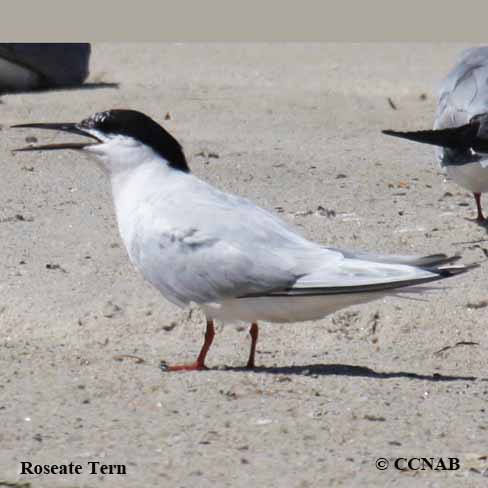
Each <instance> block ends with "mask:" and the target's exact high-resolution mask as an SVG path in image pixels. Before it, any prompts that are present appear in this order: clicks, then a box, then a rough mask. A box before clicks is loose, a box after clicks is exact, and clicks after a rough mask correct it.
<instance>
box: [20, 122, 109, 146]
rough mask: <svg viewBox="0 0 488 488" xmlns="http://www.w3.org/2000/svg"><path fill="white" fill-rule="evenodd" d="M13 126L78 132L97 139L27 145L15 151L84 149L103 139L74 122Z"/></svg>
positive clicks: (71, 132)
mask: <svg viewBox="0 0 488 488" xmlns="http://www.w3.org/2000/svg"><path fill="white" fill-rule="evenodd" d="M12 128H24V129H50V130H60V131H63V132H69V133H70V134H77V135H80V136H85V137H90V138H91V139H95V141H97V142H62V143H59V144H45V145H42V146H26V147H21V148H19V149H14V150H13V152H19V151H52V150H54V149H84V148H85V147H87V146H93V145H95V144H99V143H101V142H102V141H101V140H100V139H98V138H97V137H95V136H94V135H93V134H90V133H89V132H87V131H85V130H83V129H82V128H80V126H79V125H78V124H74V123H70V122H69V123H60V124H43V123H35V124H19V125H12Z"/></svg>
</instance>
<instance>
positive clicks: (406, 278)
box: [14, 110, 470, 371]
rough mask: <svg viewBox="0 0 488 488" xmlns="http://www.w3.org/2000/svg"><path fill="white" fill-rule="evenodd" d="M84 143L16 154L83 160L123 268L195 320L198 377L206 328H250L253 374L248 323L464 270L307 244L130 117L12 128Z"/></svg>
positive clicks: (448, 262)
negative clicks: (53, 153)
mask: <svg viewBox="0 0 488 488" xmlns="http://www.w3.org/2000/svg"><path fill="white" fill-rule="evenodd" d="M14 127H24V128H37V129H55V130H61V131H64V132H69V133H74V134H78V135H83V136H87V137H88V138H90V140H89V141H85V142H71V143H59V144H48V145H42V146H29V147H25V148H22V149H18V150H17V151H39V150H59V149H74V150H79V151H81V152H83V153H86V154H88V155H91V156H93V157H94V158H95V160H96V161H97V162H98V164H99V165H100V167H101V168H102V169H103V170H104V172H105V173H106V174H107V175H108V177H109V178H110V181H111V185H112V195H113V201H114V205H115V211H116V216H117V222H118V226H119V231H120V235H121V237H122V240H123V242H124V244H125V247H126V249H127V252H128V254H129V258H130V260H131V261H132V263H133V264H134V266H135V267H136V268H137V269H138V270H139V271H140V272H141V273H142V274H143V275H144V277H145V278H146V279H147V280H148V281H149V282H150V283H152V284H153V285H154V286H155V287H156V288H157V289H159V290H160V292H161V293H162V294H163V295H164V296H165V297H166V298H167V299H168V300H169V301H171V302H173V303H174V304H176V305H179V306H186V305H188V304H190V303H192V302H193V303H196V304H198V305H199V306H200V307H201V308H202V309H203V311H204V312H205V315H206V318H207V329H206V334H205V342H204V345H203V347H202V349H201V352H200V354H199V356H198V358H197V360H196V362H195V363H191V364H185V365H178V366H172V367H168V369H169V370H172V371H177V370H194V369H204V368H205V357H206V354H207V352H208V349H209V348H210V345H211V343H212V340H213V338H214V320H223V321H246V322H247V323H250V324H251V328H250V334H251V339H252V340H251V351H250V354H249V360H248V363H247V366H248V367H254V355H255V349H256V342H257V338H258V321H261V320H263V321H269V322H298V321H305V320H314V319H320V318H322V317H324V316H326V315H327V314H330V313H331V312H335V311H336V310H339V309H341V308H344V307H347V306H349V305H353V304H357V303H365V302H368V301H370V300H374V299H377V298H381V297H384V296H386V295H395V294H397V293H398V292H399V291H403V289H404V288H405V287H409V286H412V285H420V284H423V283H429V282H432V281H436V280H439V279H442V278H447V277H450V276H453V275H456V274H459V273H462V272H464V271H466V270H468V269H470V267H469V266H462V265H453V264H452V263H453V262H454V261H456V260H457V258H458V257H457V256H454V257H447V256H445V255H443V254H435V255H431V256H424V257H414V256H380V255H373V254H367V253H355V252H350V251H341V250H339V249H334V248H326V247H324V246H322V245H320V244H317V243H314V242H311V241H308V240H307V239H305V238H304V237H302V236H301V235H299V234H297V233H296V232H295V231H294V230H293V229H292V228H290V226H288V224H286V223H285V222H283V221H282V220H280V219H279V218H278V217H276V216H275V215H273V214H272V213H270V212H268V211H266V210H264V209H262V208H260V207H258V206H256V205H255V204H254V203H253V202H251V201H249V200H246V199H244V198H241V197H239V196H236V195H232V194H229V193H224V192H223V191H220V190H218V189H216V188H214V187H212V186H210V185H209V184H208V183H206V182H204V181H202V180H201V179H199V178H197V177H196V176H194V175H193V174H192V173H191V172H190V169H189V167H188V164H187V162H186V159H185V156H184V154H183V151H182V148H181V146H180V144H179V143H178V142H177V141H176V140H175V139H174V138H173V137H172V136H171V135H170V134H169V133H168V132H166V130H165V129H163V128H162V127H161V126H160V125H158V124H157V123H156V122H155V121H153V120H152V119H150V118H149V117H148V116H146V115H144V114H142V113H140V112H136V111H133V110H109V111H106V112H99V113H96V114H95V115H93V116H91V117H89V118H87V119H85V120H83V121H82V122H81V123H61V124H39V123H35V124H23V125H17V126H14Z"/></svg>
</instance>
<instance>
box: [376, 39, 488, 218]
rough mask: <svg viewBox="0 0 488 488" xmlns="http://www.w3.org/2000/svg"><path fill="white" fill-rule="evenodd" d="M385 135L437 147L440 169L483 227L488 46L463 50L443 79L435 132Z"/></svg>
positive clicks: (487, 177)
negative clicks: (468, 195)
mask: <svg viewBox="0 0 488 488" xmlns="http://www.w3.org/2000/svg"><path fill="white" fill-rule="evenodd" d="M383 133H384V134H387V135H391V136H396V137H401V138H404V139H409V140H411V141H416V142H422V143H425V144H432V145H434V146H438V148H437V150H436V155H437V159H438V161H439V162H440V165H441V167H442V168H443V169H444V170H445V172H446V174H447V175H448V176H449V177H450V178H451V179H452V180H453V181H454V182H456V183H457V184H458V185H460V186H462V187H463V188H465V189H466V190H469V191H470V192H472V193H473V196H474V199H475V202H476V208H477V218H476V221H477V222H478V223H480V224H486V223H487V221H486V220H485V217H484V215H483V211H482V208H481V194H482V193H486V192H488V46H483V47H475V48H471V49H467V50H466V51H464V52H463V53H462V54H461V56H460V58H459V60H458V63H457V64H456V65H455V66H454V67H453V68H452V70H451V71H450V72H449V73H448V75H447V77H446V78H445V79H444V80H443V82H442V84H441V88H440V91H439V98H438V105H437V113H436V117H435V121H434V128H433V130H421V131H413V132H398V131H393V130H385V131H383Z"/></svg>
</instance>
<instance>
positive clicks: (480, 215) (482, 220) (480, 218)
mask: <svg viewBox="0 0 488 488" xmlns="http://www.w3.org/2000/svg"><path fill="white" fill-rule="evenodd" d="M473 196H474V199H475V202H476V208H477V209H478V217H476V221H477V222H479V223H480V224H483V223H485V222H486V221H485V217H484V216H483V211H482V210H481V193H473Z"/></svg>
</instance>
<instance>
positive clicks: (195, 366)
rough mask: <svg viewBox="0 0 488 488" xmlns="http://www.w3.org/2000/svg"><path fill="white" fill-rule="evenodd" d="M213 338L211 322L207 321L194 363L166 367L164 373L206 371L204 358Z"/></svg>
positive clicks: (212, 324) (213, 331) (213, 330)
mask: <svg viewBox="0 0 488 488" xmlns="http://www.w3.org/2000/svg"><path fill="white" fill-rule="evenodd" d="M214 337H215V328H214V323H213V320H207V330H206V331H205V342H204V343H203V346H202V349H201V350H200V354H199V355H198V358H197V360H196V361H195V362H194V363H190V364H175V365H174V366H168V367H166V368H165V370H166V371H198V370H201V369H207V367H206V366H205V357H206V356H207V352H208V350H209V349H210V346H211V345H212V341H213V339H214Z"/></svg>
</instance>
